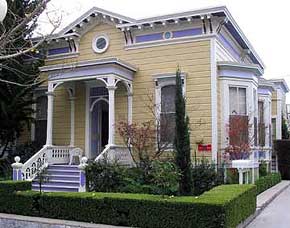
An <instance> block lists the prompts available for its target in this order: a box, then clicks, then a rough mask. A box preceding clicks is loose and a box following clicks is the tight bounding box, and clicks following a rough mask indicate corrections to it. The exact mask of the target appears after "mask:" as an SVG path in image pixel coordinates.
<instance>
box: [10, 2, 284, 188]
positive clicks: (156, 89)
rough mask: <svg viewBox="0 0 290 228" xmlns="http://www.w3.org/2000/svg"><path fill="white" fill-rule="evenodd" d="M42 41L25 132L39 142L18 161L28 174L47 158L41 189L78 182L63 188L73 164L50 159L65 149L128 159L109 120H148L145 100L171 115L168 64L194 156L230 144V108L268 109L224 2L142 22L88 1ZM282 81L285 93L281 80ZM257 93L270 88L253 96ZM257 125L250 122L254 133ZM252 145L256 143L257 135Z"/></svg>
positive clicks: (66, 155) (213, 154) (240, 112)
mask: <svg viewBox="0 0 290 228" xmlns="http://www.w3.org/2000/svg"><path fill="white" fill-rule="evenodd" d="M47 46H48V50H47V58H46V61H45V65H44V66H43V67H41V68H40V71H41V79H43V80H44V81H45V84H44V85H43V87H41V88H40V89H38V90H37V91H36V93H35V96H36V98H37V100H38V103H37V105H36V110H37V112H36V123H35V125H34V126H33V127H32V132H31V134H30V135H31V139H32V140H39V141H43V144H44V147H43V148H42V149H41V150H40V151H39V152H38V153H36V154H35V155H34V156H33V157H32V158H31V159H30V160H29V161H27V162H26V163H25V164H24V165H23V166H21V169H20V170H21V172H22V174H23V177H22V178H24V179H28V180H32V179H33V178H34V177H35V173H36V169H37V168H39V167H43V166H45V164H47V163H48V165H49V167H48V168H49V170H50V171H51V173H52V174H53V175H54V178H52V181H56V182H57V181H58V183H57V184H54V186H53V185H51V186H46V187H47V190H51V191H53V190H57V188H60V189H61V190H68V189H70V190H72V191H74V190H76V191H77V190H80V188H78V187H76V186H74V185H73V184H72V185H71V186H67V183H70V182H69V180H73V178H71V179H70V178H69V175H68V174H70V175H72V176H74V177H76V178H77V176H78V172H77V171H76V170H74V169H73V168H74V166H71V169H70V170H69V171H70V172H69V171H68V170H65V169H66V167H64V166H63V167H62V166H61V165H60V166H58V167H56V164H68V163H69V162H70V157H71V156H72V155H76V156H78V155H81V156H86V157H87V158H88V159H93V160H95V159H97V160H98V159H99V158H101V157H103V156H105V155H106V156H109V157H110V158H118V159H119V160H121V162H123V163H125V164H130V163H131V162H132V161H131V158H130V156H129V155H128V151H127V149H126V147H124V145H123V143H122V140H121V139H120V137H119V134H118V132H117V130H116V124H117V123H118V122H119V121H121V120H123V121H128V123H133V122H134V123H135V122H136V123H141V122H144V121H148V120H152V118H153V116H152V113H151V111H150V110H148V105H146V104H148V102H154V105H153V107H156V110H155V114H156V116H160V115H168V116H167V117H168V118H172V117H173V121H174V112H175V108H174V95H175V72H176V69H177V66H179V67H180V69H181V76H182V79H183V87H184V96H185V97H186V111H187V115H188V116H189V119H190V129H191V135H190V137H191V138H190V139H191V144H192V145H191V147H192V149H193V150H197V155H198V157H202V156H203V157H206V158H207V159H209V160H211V161H213V162H214V163H219V162H221V161H222V159H223V149H224V148H225V147H226V146H227V145H228V143H229V135H228V131H227V127H226V126H227V125H228V123H229V122H230V121H231V118H233V116H247V117H248V118H249V121H250V122H252V123H256V122H257V121H258V120H259V119H258V118H259V114H258V102H259V101H261V102H262V101H263V102H264V101H265V102H264V103H263V104H264V106H263V107H268V109H267V108H266V109H265V110H268V111H267V115H265V117H263V118H265V120H266V121H267V124H270V123H271V115H270V114H271V112H270V111H269V110H270V109H269V108H270V106H271V105H272V104H271V99H272V98H271V96H270V95H271V94H272V92H273V91H275V85H274V84H273V83H274V82H273V83H272V84H271V85H266V84H265V83H264V84H265V85H264V87H263V88H262V87H261V86H260V88H259V81H261V80H263V79H262V76H263V71H264V67H265V66H264V64H263V62H262V60H261V59H260V57H259V56H258V54H257V53H256V52H255V50H254V48H253V46H252V45H251V44H250V42H249V41H248V39H247V38H246V36H245V35H244V33H243V32H242V30H241V29H240V28H239V26H238V25H237V23H236V21H235V20H234V19H233V17H232V16H231V14H230V12H229V11H228V9H227V8H226V7H223V6H222V7H213V8H206V9H201V10H195V11H189V12H181V13H177V14H170V15H162V16H159V17H152V18H146V19H142V20H135V19H133V18H129V17H127V16H123V15H119V14H116V13H113V12H109V11H106V10H103V9H99V8H96V7H94V8H92V9H91V10H89V11H88V12H86V13H85V14H84V15H81V16H80V17H79V18H77V19H76V20H75V21H74V22H72V23H71V24H69V25H68V26H67V27H65V28H63V29H62V30H61V31H60V32H58V33H57V34H54V35H52V36H51V37H50V38H49V40H48V41H47ZM283 88H284V91H285V92H287V91H288V88H287V85H286V87H285V86H284V87H283ZM283 88H282V89H283ZM263 92H264V93H266V95H267V94H269V96H268V97H267V99H262V98H261V99H260V100H259V97H262V95H263ZM259 94H261V96H260V95H259ZM266 95H265V96H266ZM150 97H153V99H150ZM268 98H269V99H268ZM261 110H264V109H261ZM172 114H173V115H172ZM278 114H279V113H277V115H278ZM255 121H256V122H255ZM257 126H258V125H257V124H256V125H255V124H253V127H252V128H251V129H249V131H250V133H252V134H254V135H255V137H258V132H259V131H258V130H257V129H255V128H257ZM266 129H267V133H266V134H263V137H268V139H267V140H266V142H267V146H268V149H269V151H271V145H270V141H271V139H270V138H269V137H270V136H271V132H270V128H266ZM171 133H172V131H169V132H168V134H171ZM261 135H262V134H261ZM27 137H28V136H27ZM169 138H170V137H169ZM197 144H202V145H203V146H201V147H197ZM200 148H204V149H202V150H201V151H199V150H198V149H200ZM253 148H256V150H259V149H258V148H259V145H258V142H257V143H254V145H253ZM268 153H269V154H268V155H267V158H268V160H269V161H270V158H271V155H270V152H268ZM251 156H259V155H257V154H256V155H251ZM85 160H86V159H84V161H83V162H85ZM64 172H66V173H64ZM64 174H66V175H64ZM15 175H16V174H15ZM16 176H17V175H16ZM52 184H53V183H52ZM77 186H78V185H77Z"/></svg>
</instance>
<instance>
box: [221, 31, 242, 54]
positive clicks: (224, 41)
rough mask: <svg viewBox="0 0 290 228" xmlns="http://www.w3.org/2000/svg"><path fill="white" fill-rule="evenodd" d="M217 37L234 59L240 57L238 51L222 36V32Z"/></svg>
mask: <svg viewBox="0 0 290 228" xmlns="http://www.w3.org/2000/svg"><path fill="white" fill-rule="evenodd" d="M219 39H220V41H221V42H222V44H223V45H224V46H225V47H226V48H227V49H228V50H229V51H230V52H231V53H232V55H233V56H234V57H235V58H236V59H240V54H239V52H238V51H237V50H236V49H235V48H234V47H233V45H232V44H231V43H230V42H229V41H228V40H227V39H226V38H225V37H224V36H223V34H219Z"/></svg>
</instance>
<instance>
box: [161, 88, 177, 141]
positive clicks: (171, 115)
mask: <svg viewBox="0 0 290 228" xmlns="http://www.w3.org/2000/svg"><path fill="white" fill-rule="evenodd" d="M175 93H176V86H175V85H167V86H163V87H162V88H161V110H160V141H161V143H162V144H164V145H173V141H174V136H175Z"/></svg>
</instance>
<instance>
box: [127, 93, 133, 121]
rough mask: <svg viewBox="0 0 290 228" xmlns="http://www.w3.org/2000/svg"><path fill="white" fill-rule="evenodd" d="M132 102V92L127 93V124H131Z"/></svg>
mask: <svg viewBox="0 0 290 228" xmlns="http://www.w3.org/2000/svg"><path fill="white" fill-rule="evenodd" d="M132 104H133V94H132V93H131V92H129V93H128V124H132Z"/></svg>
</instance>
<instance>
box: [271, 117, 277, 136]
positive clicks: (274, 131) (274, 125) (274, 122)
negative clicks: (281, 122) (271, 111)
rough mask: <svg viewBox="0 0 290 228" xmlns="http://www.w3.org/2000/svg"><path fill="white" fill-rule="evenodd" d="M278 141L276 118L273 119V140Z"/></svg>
mask: <svg viewBox="0 0 290 228" xmlns="http://www.w3.org/2000/svg"><path fill="white" fill-rule="evenodd" d="M276 139H277V138H276V118H272V140H276Z"/></svg>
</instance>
